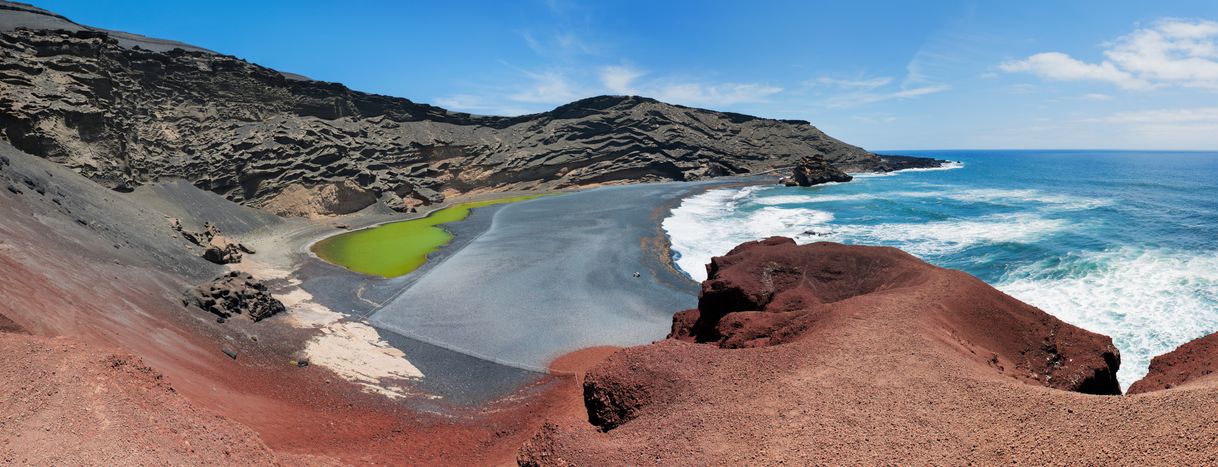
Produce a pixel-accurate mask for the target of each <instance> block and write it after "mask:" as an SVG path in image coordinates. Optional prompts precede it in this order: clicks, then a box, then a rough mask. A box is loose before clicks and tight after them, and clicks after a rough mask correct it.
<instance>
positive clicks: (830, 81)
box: [804, 76, 892, 89]
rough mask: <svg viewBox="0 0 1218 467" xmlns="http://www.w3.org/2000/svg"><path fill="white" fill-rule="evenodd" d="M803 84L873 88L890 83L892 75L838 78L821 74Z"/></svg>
mask: <svg viewBox="0 0 1218 467" xmlns="http://www.w3.org/2000/svg"><path fill="white" fill-rule="evenodd" d="M804 84H807V85H810V86H814V85H824V86H836V87H839V88H847V89H859V88H862V89H874V88H878V87H882V86H887V85H889V84H892V77H891V76H879V77H875V78H861V79H839V78H830V77H828V76H821V77H819V78H816V79H814V80H809V81H805V82H804Z"/></svg>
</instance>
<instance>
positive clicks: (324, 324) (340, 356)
mask: <svg viewBox="0 0 1218 467" xmlns="http://www.w3.org/2000/svg"><path fill="white" fill-rule="evenodd" d="M229 268H230V269H232V270H235V271H241V272H247V273H249V274H252V275H253V276H254V277H256V278H259V279H262V280H269V279H283V280H286V281H287V285H286V286H284V287H278V293H274V294H273V295H274V297H275V298H277V299H279V301H281V302H283V305H284V306H285V307H287V309H288V313H287V315H286V316H285V320H286V322H287V323H288V324H290V325H291V326H294V327H297V328H304V329H319V330H320V331H321V334H320V335H318V336H317V337H314V338H313V339H310V340H309V342H307V343H306V344H305V349H304V355H305V357H307V358H308V359H309V363H311V364H313V365H321V366H322V367H325V368H328V369H330V370H331V371H333V372H334V373H336V374H338V375H339V376H340V377H342V378H343V379H346V380H348V381H351V382H354V383H357V384H360V385H361V386H363V387H364V390H365V391H368V392H372V393H376V394H382V395H385V396H387V397H391V398H399V397H406V396H408V395H417V393H414V392H413V391H410V390H409V389H408V388H406V387H403V386H400V385H396V384H392V382H391V381H394V380H399V381H400V380H403V379H418V378H422V377H423V372H422V371H419V369H418V367H415V366H414V364H412V363H410V361H409V360H407V359H406V354H405V353H403V352H402V351H401V350H398V349H396V348H393V347H392V346H390V345H389V343H388V342H385V341H384V340H381V336H380V335H379V334H377V332H376V329H374V328H373V327H372V326H368V325H367V324H364V323H359V322H353V321H346V320H345V319H346V316H344V315H343V314H342V313H338V312H336V311H334V310H331V309H330V308H328V307H326V306H325V305H322V304H320V303H317V302H316V301H314V300H313V295H312V294H310V293H309V292H308V291H306V290H304V289H302V288H300V281H299V280H297V279H295V278H292V277H291V276H292V272H291V271H290V270H288V269H284V268H278V267H275V266H273V265H270V264H268V263H264V262H260V261H252V260H249V259H246V260H243V261H242V262H240V263H235V264H230V265H229Z"/></svg>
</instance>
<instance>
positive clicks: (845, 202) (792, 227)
mask: <svg viewBox="0 0 1218 467" xmlns="http://www.w3.org/2000/svg"><path fill="white" fill-rule="evenodd" d="M896 153H899V154H906V155H913V156H927V157H936V158H941V159H949V160H953V161H960V164H959V165H955V166H953V167H952V168H950V169H946V170H943V169H940V170H913V171H902V172H897V173H894V174H886V175H869V174H862V175H858V176H857V178H856V179H855V180H854V181H852V182H850V183H842V184H832V185H825V186H818V187H811V188H799V187H781V186H758V187H747V188H733V189H718V190H712V191H708V192H706V193H703V194H699V195H696V196H694V197H691V198H687V199H685V200H684V201H683V202H682V203H681V205H680V206H679V207H678V208H676V209H674V210H673V212H672V214H671V216H670V217H668V218H667V219H665V221H664V229H665V230H666V231H667V232H668V234H669V236H670V239H671V241H672V249H673V252H674V257H675V258H676V263H677V265H678V266H679V267H680V268H681V269H682V270H684V271H686V272H687V273H688V274H690V276H691V277H693V278H694V279H696V280H702V279H704V278H705V274H706V273H705V269H704V267H703V265H704V264H706V263H707V262H708V261H709V259H710V257H711V256H714V255H721V254H723V253H726V252H727V251H728V250H729V249H731V247H733V246H735V245H736V244H738V243H740V242H743V241H747V240H755V239H758V238H764V237H768V236H771V235H785V236H790V237H793V238H795V239H796V241H798V242H800V243H808V242H813V241H820V240H829V241H837V242H843V243H853V244H870V245H888V246H895V247H899V248H901V249H904V250H905V251H908V252H910V253H913V254H914V255H917V256H919V257H921V258H922V259H925V260H926V261H929V262H931V263H933V264H936V265H939V266H944V267H949V268H954V269H960V270H963V271H965V272H968V273H970V274H973V275H975V276H977V277H979V278H981V279H982V280H984V281H986V282H987V283H989V284H991V285H994V286H995V287H997V288H999V289H1001V290H1003V291H1005V292H1007V293H1009V294H1011V295H1013V296H1015V297H1017V298H1019V299H1021V300H1023V301H1025V302H1028V303H1031V304H1033V305H1035V306H1037V307H1040V308H1041V309H1043V310H1045V311H1047V312H1049V313H1052V314H1053V315H1055V316H1057V317H1058V318H1061V319H1063V320H1065V321H1067V322H1069V323H1072V324H1075V325H1078V326H1081V327H1083V328H1085V329H1089V330H1092V331H1095V332H1099V333H1103V334H1106V335H1109V336H1112V338H1113V340H1114V342H1115V343H1116V345H1117V347H1118V348H1120V350H1121V371H1120V373H1119V377H1120V380H1121V383H1122V385H1124V386H1126V387H1128V385H1129V384H1130V383H1132V382H1133V381H1136V380H1137V379H1138V378H1140V377H1142V376H1143V375H1144V374H1145V373H1146V368H1147V366H1148V365H1149V363H1150V359H1151V358H1152V357H1154V356H1155V355H1158V354H1161V353H1164V352H1167V351H1170V350H1172V349H1174V348H1175V347H1176V346H1178V345H1180V344H1182V343H1184V342H1187V341H1188V340H1191V339H1193V338H1196V337H1199V336H1202V335H1205V334H1208V333H1210V332H1215V331H1218V153H1202V152H1144V151H1143V152H1125V151H904V152H896Z"/></svg>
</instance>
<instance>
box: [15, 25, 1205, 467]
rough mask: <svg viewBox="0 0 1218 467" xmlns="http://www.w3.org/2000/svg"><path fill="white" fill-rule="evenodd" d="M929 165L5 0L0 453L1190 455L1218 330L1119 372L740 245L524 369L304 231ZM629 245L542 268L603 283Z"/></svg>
mask: <svg viewBox="0 0 1218 467" xmlns="http://www.w3.org/2000/svg"><path fill="white" fill-rule="evenodd" d="M945 162H946V161H941V160H935V159H927V158H916V157H906V156H891V155H877V154H874V153H871V152H868V151H866V150H864V149H861V148H858V147H856V146H852V145H849V144H846V143H843V142H841V141H839V140H836V139H834V138H832V137H830V136H828V135H826V134H824V133H823V132H821V131H820V130H818V129H817V128H816V127H814V126H812V125H811V124H810V123H809V122H804V121H794V120H774V119H766V118H759V117H753V116H747V115H741V114H735V113H726V112H716V111H711V110H704V109H695V108H689V107H683V106H677V105H671V104H666V103H663V102H659V101H656V100H654V99H649V98H645V97H638V96H600V97H593V98H589V99H584V100H580V101H577V102H573V103H570V104H567V105H564V106H560V107H558V108H556V109H553V110H551V111H548V112H543V113H538V114H532V115H523V116H517V117H495V116H477V115H470V114H464V113H458V112H450V111H448V110H445V109H442V108H439V107H435V106H430V105H426V104H420V103H416V102H412V101H410V100H407V99H402V98H397V97H389V96H380V95H374V94H367V93H362V92H359V91H354V90H351V89H348V88H346V87H345V86H343V85H341V84H337V83H326V82H319V81H313V80H309V79H307V78H305V77H302V76H299V75H293V74H291V73H285V72H281V71H277V70H272V69H269V68H265V67H261V66H258V65H256V64H252V63H249V62H246V61H243V60H241V59H238V58H236V57H232V56H228V55H223V54H220V53H217V52H213V51H210V50H206V49H203V48H199V47H195V46H191V45H188V44H182V43H178V42H174V41H170V40H163V39H155V38H148V37H143V36H138V35H135V34H130V33H124V32H118V31H107V30H103V29H99V28H93V27H89V26H85V25H80V24H77V23H74V22H72V21H70V20H69V19H67V18H64V17H63V16H60V15H57V14H55V13H52V12H49V11H46V10H42V9H39V8H36V7H32V6H29V5H24V4H20V3H13V2H7V1H0V187H3V189H0V351H2V352H4V354H5V355H6V356H7V357H6V358H5V359H4V360H3V363H2V364H0V396H2V397H0V401H3V403H0V461H2V462H3V463H5V464H164V463H171V464H218V465H283V464H291V465H329V464H436V463H447V464H476V465H486V464H502V463H504V462H511V461H518V462H519V463H521V464H525V465H569V464H585V465H605V464H613V465H621V464H643V463H647V464H655V463H672V464H703V465H705V464H712V463H713V464H722V463H748V464H761V463H764V464H773V463H780V462H787V463H801V464H810V463H826V462H834V463H890V462H893V461H902V462H907V463H981V464H990V463H998V462H1003V463H1008V462H1029V461H1031V462H1040V463H1048V462H1059V463H1097V464H1098V463H1104V464H1115V463H1125V464H1128V463H1138V464H1142V463H1189V464H1214V463H1218V454H1216V453H1218V449H1216V448H1215V446H1216V444H1215V442H1216V440H1218V428H1216V427H1215V425H1214V424H1213V423H1212V420H1211V419H1212V416H1211V414H1213V413H1214V410H1215V408H1216V406H1218V403H1216V402H1215V401H1216V400H1218V379H1215V377H1214V376H1213V370H1214V366H1213V363H1212V362H1214V361H1215V358H1218V357H1216V356H1215V349H1218V345H1215V342H1218V341H1216V340H1215V338H1214V336H1210V337H1206V338H1202V339H1198V340H1196V341H1194V342H1191V343H1189V344H1186V345H1184V346H1182V347H1181V348H1180V349H1178V350H1177V351H1175V352H1172V353H1169V354H1166V355H1164V356H1161V357H1159V358H1157V359H1155V361H1154V363H1153V364H1152V366H1151V369H1150V373H1149V374H1148V375H1147V377H1146V378H1145V379H1143V380H1142V381H1139V382H1138V383H1136V384H1134V385H1133V386H1132V387H1131V388H1130V390H1129V393H1130V394H1133V395H1124V396H1122V395H1119V394H1120V387H1119V386H1118V385H1117V382H1116V379H1115V373H1116V371H1117V369H1118V367H1119V364H1120V358H1119V355H1118V354H1117V351H1116V349H1115V348H1114V347H1113V346H1112V342H1111V340H1110V339H1109V338H1107V337H1105V336H1102V335H1098V334H1095V333H1091V332H1088V331H1085V330H1082V329H1079V328H1077V327H1074V326H1071V325H1070V324H1068V323H1065V322H1062V321H1061V320H1058V319H1056V318H1054V317H1052V316H1050V315H1048V314H1046V313H1044V312H1043V311H1041V310H1038V309H1036V308H1034V307H1031V306H1029V305H1027V304H1024V303H1021V302H1019V301H1017V300H1015V299H1013V298H1011V297H1009V296H1007V295H1005V294H1002V293H1001V292H999V291H997V290H995V289H993V288H991V287H989V286H988V285H986V284H984V283H983V282H981V281H980V280H978V279H976V278H973V277H971V276H968V275H966V274H964V273H961V272H957V271H951V270H946V269H942V268H938V267H934V266H931V265H929V264H926V263H924V262H922V261H920V260H918V259H917V258H914V257H912V256H910V255H908V254H905V253H903V252H900V251H898V250H894V249H891V248H876V247H862V246H843V245H837V244H829V243H816V244H811V245H802V246H800V245H795V244H794V242H792V241H791V240H789V239H782V238H772V239H768V240H764V241H759V242H751V243H747V244H744V245H741V246H740V247H737V248H736V249H735V250H733V251H732V252H730V253H728V254H727V255H724V256H722V257H718V258H715V259H714V260H713V261H712V262H711V264H710V265H709V266H708V268H709V269H708V272H709V273H710V274H709V277H710V278H709V279H708V280H707V281H706V282H704V283H703V284H701V294H700V297H699V300H698V306H697V308H694V309H690V310H685V311H679V312H677V310H678V309H680V308H685V307H688V306H691V305H692V301H693V292H694V290H695V289H696V287H697V285H696V284H693V283H691V282H688V281H685V282H684V283H681V284H675V285H674V284H672V283H668V284H666V285H662V287H668V288H667V289H665V291H666V293H671V294H673V295H680V296H681V297H682V298H683V299H688V301H682V302H681V303H682V304H681V305H679V306H672V307H671V308H673V309H672V310H671V311H673V312H677V313H676V315H675V316H674V317H673V318H672V327H671V333H670V335H669V338H667V339H664V340H661V341H659V342H655V343H653V344H649V345H643V346H637V347H629V348H625V349H620V350H619V349H616V348H612V347H595V348H591V349H584V350H582V351H578V352H575V353H572V354H568V355H566V356H564V357H562V358H559V359H557V360H555V361H553V362H552V363H551V365H550V367H549V368H550V370H551V373H549V374H546V373H530V372H527V371H525V370H521V369H519V368H509V367H507V366H504V365H499V364H497V363H493V362H491V361H489V360H485V359H479V358H475V357H473V356H470V355H466V354H461V353H460V352H457V351H455V350H452V349H446V348H442V347H440V346H436V345H429V344H427V343H424V342H414V341H409V340H408V339H407V338H405V337H403V336H401V335H394V334H392V333H390V332H388V331H384V332H382V331H383V330H381V329H378V328H374V327H373V326H372V325H370V324H369V320H368V319H367V316H368V314H369V313H372V312H373V311H375V310H376V309H377V308H378V307H380V306H382V304H383V302H378V301H376V300H387V299H388V298H392V297H393V296H396V295H395V294H396V293H397V292H400V291H401V290H400V289H393V288H392V287H387V286H386V287H381V288H379V289H378V288H377V285H383V284H384V283H386V281H381V280H379V279H369V278H367V277H363V276H358V277H356V276H357V275H355V274H354V273H350V274H348V271H345V270H341V271H337V272H336V271H334V270H335V269H340V268H335V267H332V266H331V265H328V264H324V263H320V262H318V261H316V260H315V258H310V257H308V256H307V253H305V252H306V251H307V249H306V248H305V246H306V245H307V244H309V242H311V241H314V240H316V239H318V238H320V237H322V236H325V235H329V234H332V233H334V232H335V231H337V230H340V229H337V228H335V227H336V226H337V225H342V226H343V228H360V227H363V226H367V225H372V224H374V223H378V222H385V221H389V220H394V219H401V218H402V217H403V216H402V214H400V213H402V212H407V213H410V212H416V211H417V212H416V214H415V215H422V214H423V213H424V212H426V211H428V210H431V209H434V208H435V207H436V205H438V204H442V203H446V202H450V201H453V200H455V199H457V198H463V197H467V196H479V195H487V194H488V193H494V192H506V191H512V192H536V191H542V190H556V189H565V188H574V187H592V186H597V185H603V184H617V183H631V182H648V181H693V180H704V179H710V178H715V177H731V176H738V175H751V174H753V175H755V174H774V173H784V174H785V173H787V172H788V171H789V172H790V173H791V175H792V181H793V183H794V184H796V185H804V184H806V185H814V184H816V183H824V182H833V181H846V180H848V179H849V177H850V175H849V174H848V172H864V171H881V172H884V171H894V170H905V169H917V168H927V167H937V166H939V165H941V164H943V163H945ZM770 176H771V177H772V175H770ZM755 180H762V178H760V177H758V178H757V179H755ZM771 180H772V178H771ZM758 183H764V182H763V181H759V182H758ZM653 188H654V189H656V190H660V189H662V188H663V187H662V186H648V189H653ZM691 189H692V188H691ZM614 190H620V189H617V188H615V189H614ZM606 191H611V190H606ZM584 194H589V193H580V194H578V195H584ZM658 197H659V196H657V198H658ZM556 198H557V197H556ZM593 199H597V198H593ZM600 199H604V198H600ZM648 199H649V200H650V199H651V198H648ZM605 204H607V205H610V206H611V207H613V208H618V207H619V205H618V204H613V203H605ZM659 204H661V203H657V205H656V206H655V207H654V211H653V212H648V213H642V214H639V213H635V214H638V216H637V217H639V218H642V219H644V220H646V221H647V222H650V223H649V224H647V225H646V226H644V227H639V225H640V224H641V223H643V221H638V222H636V221H631V222H630V223H629V225H628V226H627V227H628V228H630V229H634V230H637V231H645V232H643V233H642V234H639V235H642V237H641V238H640V240H639V241H638V242H635V238H634V237H629V238H627V237H626V236H624V235H617V233H616V232H614V231H606V230H605V229H603V228H602V227H601V225H602V224H598V223H596V222H593V221H588V222H585V224H586V225H584V226H583V227H586V228H587V229H588V230H595V231H596V232H594V233H596V234H598V235H605V236H616V237H618V238H617V240H622V239H626V240H628V241H627V242H626V243H628V244H629V245H630V247H631V248H633V247H634V246H635V245H636V244H637V245H638V247H639V251H640V253H639V254H640V255H646V256H647V257H648V261H651V262H646V263H643V264H656V265H660V266H658V267H666V266H664V265H665V264H666V263H665V261H667V260H668V259H669V257H668V256H667V255H668V253H669V252H668V251H667V248H666V245H665V243H664V241H663V238H662V233H660V232H658V231H657V229H658V228H657V227H656V226H655V225H654V224H655V223H656V220H657V218H658V217H657V216H661V215H662V213H663V211H664V208H663V207H662V206H660V205H659ZM648 209H652V208H651V207H650V206H649V207H648ZM357 212H358V213H357ZM352 213H356V214H352ZM346 214H352V215H349V216H347V215H346ZM534 214H536V213H534ZM333 215H344V217H341V218H339V219H337V220H326V221H318V220H316V219H308V218H310V217H317V216H333ZM539 215H545V213H542V214H539ZM483 221H487V220H486V219H483ZM623 225H625V224H623ZM627 227H623V228H622V229H625V228H627ZM221 232H223V234H221ZM525 233H527V232H525ZM634 234H638V232H634ZM632 235H633V234H632ZM653 235H654V236H653ZM526 238H527V240H528V241H527V242H524V241H521V242H518V243H527V246H528V247H529V248H532V249H537V247H536V245H538V244H540V243H539V242H536V241H535V239H533V238H531V237H527V236H526ZM596 244H597V245H603V244H604V242H599V243H596ZM255 248H256V250H255ZM255 251H257V252H258V253H257V254H255V253H254V252H255ZM632 251H633V250H632ZM578 255H579V252H578V251H574V252H573V253H570V254H569V255H568V256H578ZM543 256H544V255H543ZM548 260H552V258H540V259H536V260H535V261H536V262H537V263H539V264H542V263H544V261H548ZM568 263H570V262H568ZM637 263H639V262H634V263H630V264H624V263H623V264H619V265H615V268H616V269H621V270H622V272H623V273H622V274H620V277H613V278H607V276H605V275H604V274H603V272H604V269H607V268H605V267H603V266H604V265H602V264H596V265H595V266H596V267H587V268H583V269H582V270H579V271H576V272H575V273H571V274H567V275H571V276H574V275H582V274H584V273H587V279H588V280H587V282H588V283H589V284H592V285H593V286H594V287H596V289H597V290H600V291H602V292H603V293H605V294H607V295H611V294H613V293H614V291H617V290H624V289H623V288H624V287H636V288H638V287H640V285H639V284H640V283H644V282H647V281H650V280H652V279H655V278H656V277H660V276H659V275H656V274H655V271H654V270H650V269H647V268H634V267H632V266H635V265H637ZM478 264H479V265H481V264H483V263H478ZM631 271H640V272H636V273H635V274H634V275H633V276H631V275H630V274H629V272H631ZM665 271H667V272H671V273H673V275H676V272H675V271H671V269H666V270H665ZM492 272H493V271H492ZM507 273H511V271H509V272H507ZM453 277H456V276H453ZM403 280H404V281H409V280H412V279H411V278H406V279H403ZM682 280H683V279H682ZM200 284H202V285H200ZM460 285H461V286H464V284H460ZM613 287H618V288H616V289H615V288H613ZM519 290H528V289H527V288H525V287H516V288H515V289H513V290H510V291H509V292H514V291H519ZM674 291H675V292H674ZM327 293H328V294H330V295H332V296H326V294H327ZM343 294H350V295H351V296H350V297H347V296H346V295H343ZM340 295H341V296H340ZM387 297H388V298H387ZM612 298H613V299H619V298H620V296H612ZM602 301H604V302H610V301H612V300H602ZM669 308H670V307H667V306H665V307H663V312H662V313H661V314H660V315H659V316H658V320H657V322H658V324H659V327H658V328H655V329H653V330H654V331H655V336H656V337H658V336H662V335H663V333H664V332H665V329H666V326H667V315H668V313H669ZM517 311H519V310H517ZM524 311H526V312H530V311H533V310H532V309H526V310H524ZM238 315H244V316H245V317H244V318H243V317H239V316H238ZM429 318H435V316H429ZM571 321H573V322H570V323H566V325H568V326H572V327H574V326H580V325H582V326H588V323H589V322H591V320H585V321H578V322H575V321H574V320H571ZM624 322H626V323H629V321H624ZM517 324H519V323H517ZM545 324H547V323H542V325H545ZM530 326H534V327H539V326H537V325H534V324H530ZM559 327H560V326H550V328H559ZM497 330H499V329H497ZM530 331H531V330H530V329H523V330H519V329H513V330H512V331H511V332H519V333H521V334H527V335H526V336H525V337H521V338H520V339H518V340H522V341H525V342H527V339H529V338H536V336H535V335H533V334H529V332H530ZM508 332H509V331H506V330H505V331H503V333H504V335H506V336H507V337H508V338H515V337H516V336H514V335H510V334H508ZM588 332H590V333H596V332H601V330H598V329H591V330H588ZM501 337H502V336H501ZM652 338H653V337H648V339H647V340H648V341H649V340H651V339H652ZM408 341H409V342H408ZM403 349H406V351H404V350H403ZM238 356H239V357H238ZM415 364H417V366H416V365H415ZM445 372H448V373H452V374H456V375H457V377H451V378H448V379H444V376H446V375H445ZM467 373H468V374H467ZM447 376H452V375H447ZM463 378H464V379H463ZM436 381H440V382H436ZM502 381H506V382H502ZM491 384H502V385H503V386H504V387H509V389H506V390H504V391H502V392H500V393H496V394H498V395H497V396H495V397H494V398H490V399H486V400H482V399H479V400H476V401H475V402H470V401H465V400H451V399H446V398H445V397H443V396H439V395H437V394H440V393H444V394H454V393H461V391H468V390H469V387H470V386H477V385H491ZM470 392H476V391H470ZM486 392H488V393H490V392H491V391H486ZM1135 393H1136V394H1135ZM522 446H523V447H522Z"/></svg>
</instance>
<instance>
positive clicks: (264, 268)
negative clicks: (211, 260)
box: [228, 256, 292, 281]
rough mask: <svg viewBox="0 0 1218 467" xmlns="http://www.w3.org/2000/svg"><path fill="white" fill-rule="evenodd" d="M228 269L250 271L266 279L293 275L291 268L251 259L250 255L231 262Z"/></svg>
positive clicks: (255, 275) (261, 278) (249, 272)
mask: <svg viewBox="0 0 1218 467" xmlns="http://www.w3.org/2000/svg"><path fill="white" fill-rule="evenodd" d="M228 269H229V270H232V271H240V272H244V273H248V274H250V275H252V276H254V277H256V278H258V279H260V280H264V281H269V280H277V279H287V278H288V277H291V275H292V271H291V270H288V269H285V268H280V267H275V266H272V265H271V264H269V263H264V262H262V261H258V260H253V259H249V257H248V256H247V257H245V258H243V259H242V260H241V262H240V263H231V264H229V265H228Z"/></svg>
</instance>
